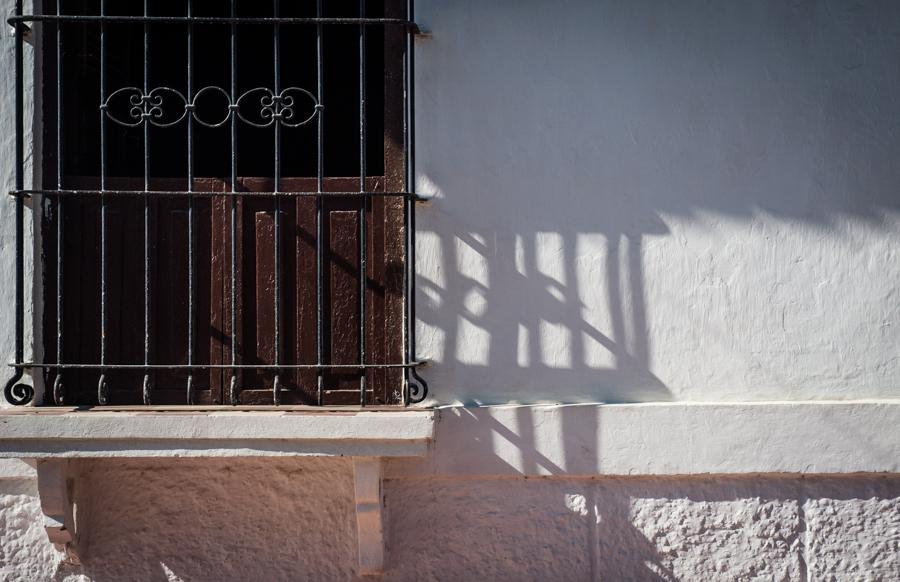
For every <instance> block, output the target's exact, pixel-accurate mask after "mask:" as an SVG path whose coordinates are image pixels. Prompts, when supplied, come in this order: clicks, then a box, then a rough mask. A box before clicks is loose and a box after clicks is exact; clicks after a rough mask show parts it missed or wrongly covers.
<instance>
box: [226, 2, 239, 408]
mask: <svg viewBox="0 0 900 582" xmlns="http://www.w3.org/2000/svg"><path fill="white" fill-rule="evenodd" d="M235 2H236V0H231V17H232V18H234V17H235V14H236V13H237V8H236V6H235ZM229 45H230V46H229V50H230V53H231V58H230V65H231V76H230V77H231V78H230V79H229V81H230V83H231V92H230V99H231V103H235V99H237V56H236V55H237V27H236V23H235V22H232V23H231V30H230V43H229ZM237 171H238V169H237V115H232V116H231V197H230V200H229V201H230V202H231V204H230V211H231V223H230V234H229V237H230V242H231V248H230V253H231V255H230V261H231V273H230V277H231V279H230V280H231V286H230V287H229V293H230V294H231V366H232V370H231V379H230V380H229V383H228V398H229V400H230V402H231V404H232V405H236V404H237V403H238V399H239V395H238V385H237V371H236V369H235V365H236V364H237V197H236V196H235V192H237Z"/></svg>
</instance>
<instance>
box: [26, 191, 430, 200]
mask: <svg viewBox="0 0 900 582" xmlns="http://www.w3.org/2000/svg"><path fill="white" fill-rule="evenodd" d="M9 194H10V195H11V196H18V197H26V198H27V197H29V196H53V197H82V196H107V197H127V196H149V197H150V198H177V197H193V198H199V197H207V198H211V197H217V196H221V195H222V194H221V192H203V191H200V192H198V191H189V190H152V191H149V192H144V191H143V190H71V189H69V190H27V189H23V190H11V191H10V192H9ZM235 195H236V196H237V197H239V198H267V197H268V198H272V197H275V196H276V195H277V196H278V197H279V198H291V197H293V198H303V197H316V198H320V197H322V198H391V197H403V198H412V199H414V200H415V201H417V202H427V201H428V198H422V197H420V196H419V195H418V194H415V193H412V192H372V191H367V192H358V191H352V192H312V191H287V190H282V191H279V192H275V191H271V192H267V191H261V190H260V191H256V192H236V193H235Z"/></svg>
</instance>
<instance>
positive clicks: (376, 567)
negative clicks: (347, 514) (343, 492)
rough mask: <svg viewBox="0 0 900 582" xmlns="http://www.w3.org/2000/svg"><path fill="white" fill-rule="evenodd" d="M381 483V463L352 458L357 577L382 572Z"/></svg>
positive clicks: (374, 460) (372, 459)
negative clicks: (357, 561)
mask: <svg viewBox="0 0 900 582" xmlns="http://www.w3.org/2000/svg"><path fill="white" fill-rule="evenodd" d="M381 480H382V460H381V459H380V458H379V457H354V458H353V484H354V491H355V495H356V532H357V534H356V535H357V543H358V545H359V573H360V574H362V575H364V576H372V575H377V574H381V573H382V572H383V571H384V525H383V517H382V514H383V510H384V497H383V496H382V493H381Z"/></svg>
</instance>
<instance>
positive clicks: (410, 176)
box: [404, 0, 428, 405]
mask: <svg viewBox="0 0 900 582" xmlns="http://www.w3.org/2000/svg"><path fill="white" fill-rule="evenodd" d="M414 6H415V0H407V4H406V16H407V20H409V21H410V22H413V21H414V19H415V10H414ZM415 71H416V63H415V39H414V38H413V31H412V29H409V28H407V29H406V71H405V75H404V80H405V85H406V87H405V91H404V96H405V100H406V103H404V105H405V109H406V115H405V116H404V134H405V136H406V170H407V171H406V191H407V192H409V193H410V194H414V193H415V191H416V157H415V155H416V116H415V102H416V101H415V96H416V90H415ZM404 222H405V224H406V237H405V246H406V269H405V279H406V281H405V292H406V316H405V319H406V362H405V363H406V364H407V368H406V390H405V404H407V405H408V404H410V402H412V401H415V402H421V401H422V400H423V399H424V398H425V396H426V394H427V392H428V385H427V384H426V383H425V380H423V379H422V378H421V377H420V376H419V374H418V373H417V372H416V369H415V368H414V367H412V366H410V364H412V363H413V362H415V361H416V203H415V200H414V197H413V196H409V197H407V198H406V212H405V220H404ZM414 391H415V395H416V396H415V399H413V392H414Z"/></svg>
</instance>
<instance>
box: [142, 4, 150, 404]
mask: <svg viewBox="0 0 900 582" xmlns="http://www.w3.org/2000/svg"><path fill="white" fill-rule="evenodd" d="M147 14H148V0H144V16H147ZM149 59H150V23H149V22H148V21H144V96H145V98H146V96H147V94H148V92H149V91H150V60H149ZM149 190H150V124H148V123H145V124H144V191H145V192H147V191H149ZM151 293H152V289H151V282H150V197H149V196H144V365H145V366H147V365H148V364H150V324H151V315H150V296H151ZM143 400H144V404H150V403H151V397H150V374H149V372H147V373H145V374H144V383H143Z"/></svg>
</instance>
